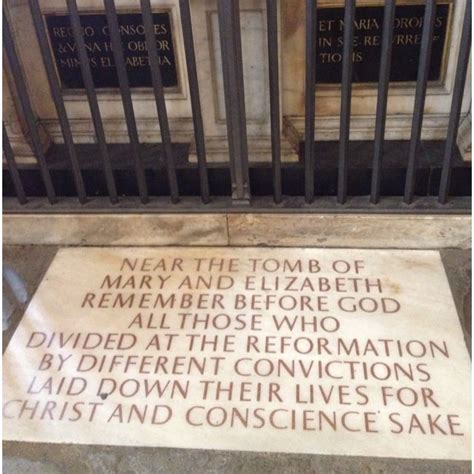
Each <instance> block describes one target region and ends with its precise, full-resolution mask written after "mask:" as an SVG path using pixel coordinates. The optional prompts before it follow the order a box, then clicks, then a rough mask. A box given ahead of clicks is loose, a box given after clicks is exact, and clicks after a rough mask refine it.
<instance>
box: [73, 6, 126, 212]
mask: <svg viewBox="0 0 474 474" xmlns="http://www.w3.org/2000/svg"><path fill="white" fill-rule="evenodd" d="M66 3H67V8H68V11H69V20H70V23H71V28H72V34H73V36H74V42H75V44H76V50H77V55H78V59H79V62H80V66H81V72H82V79H83V81H84V87H85V89H86V94H87V100H88V102H89V108H90V111H91V116H92V122H93V124H94V129H95V134H96V137H97V143H98V145H99V150H100V154H101V156H102V160H103V163H104V172H105V179H106V181H107V189H108V192H109V198H110V201H111V202H112V203H116V202H117V201H118V198H117V189H116V187H115V179H114V174H113V170H112V165H111V162H110V156H109V152H108V150H107V142H106V139H105V132H104V125H103V123H102V117H101V115H100V109H99V103H98V101H97V94H96V92H95V88H94V81H93V79H92V73H91V68H90V64H89V57H88V56H87V51H86V46H85V42H84V37H83V36H82V30H81V19H80V17H79V11H78V9H77V3H76V0H66Z"/></svg>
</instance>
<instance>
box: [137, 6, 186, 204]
mask: <svg viewBox="0 0 474 474" xmlns="http://www.w3.org/2000/svg"><path fill="white" fill-rule="evenodd" d="M140 5H141V8H142V18H143V26H144V27H145V39H146V44H147V50H148V60H149V62H150V70H151V79H152V83H153V90H154V93H155V101H156V109H157V112H158V122H159V124H160V133H161V141H162V143H163V152H164V156H165V162H166V169H167V172H168V183H169V187H170V195H171V201H172V202H173V203H177V202H178V201H179V190H178V180H177V178H176V167H175V163H174V157H173V149H172V147H171V134H170V128H169V123H168V114H167V112H166V102H165V94H164V91H163V81H162V78H161V71H160V63H159V58H158V50H157V48H156V37H155V28H154V25H153V13H152V11H151V5H150V0H140Z"/></svg>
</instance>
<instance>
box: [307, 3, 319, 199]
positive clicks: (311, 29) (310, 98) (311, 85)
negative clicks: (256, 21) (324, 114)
mask: <svg viewBox="0 0 474 474" xmlns="http://www.w3.org/2000/svg"><path fill="white" fill-rule="evenodd" d="M316 12H317V0H306V46H305V50H306V51H305V56H306V71H305V126H304V128H305V131H304V177H305V200H306V202H307V203H308V204H310V203H311V202H313V199H314V159H315V157H314V120H315V103H314V101H315V97H314V95H315V90H316V84H315V83H316V35H317V30H316V18H317V15H316Z"/></svg>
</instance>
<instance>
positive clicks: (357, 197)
mask: <svg viewBox="0 0 474 474" xmlns="http://www.w3.org/2000/svg"><path fill="white" fill-rule="evenodd" d="M5 3H6V2H4V12H3V40H4V53H5V54H6V57H7V59H8V64H9V66H10V69H11V73H12V76H13V78H14V82H15V87H16V91H17V94H18V97H19V100H20V106H21V111H22V113H23V115H24V117H25V120H26V125H27V128H28V134H29V138H30V141H31V146H32V149H33V150H34V153H35V157H36V160H37V166H34V167H31V166H30V167H28V166H26V167H25V166H17V164H16V161H15V157H14V154H13V152H12V147H11V145H10V141H9V138H8V135H7V132H6V128H5V124H4V125H3V151H4V157H5V162H6V168H5V169H4V209H5V211H6V212H33V211H35V210H41V212H80V211H94V210H107V212H109V211H110V212H114V211H118V212H126V211H130V210H134V211H137V210H138V211H139V212H158V211H167V212H170V211H171V212H179V211H182V210H185V211H188V212H189V211H197V212H199V211H203V210H205V211H222V210H226V211H231V212H232V211H242V210H248V211H257V212H258V211H260V210H266V211H272V210H273V211H277V212H285V211H286V212H290V211H291V210H293V209H302V210H306V211H317V212H351V211H359V212H360V211H361V210H363V211H364V212H370V211H372V212H374V211H375V212H382V211H383V212H466V211H469V209H470V197H469V196H466V195H465V196H451V197H450V183H451V177H452V169H453V160H454V157H455V155H456V153H457V150H456V137H457V133H458V127H459V118H460V113H461V104H462V98H463V91H464V86H465V81H466V74H467V70H468V64H469V55H470V45H471V2H470V1H467V6H466V11H465V14H464V20H463V25H462V37H461V44H460V48H459V56H458V60H457V70H456V73H455V82H454V90H453V99H452V104H451V112H450V118H449V125H448V132H447V137H446V140H445V141H444V143H443V144H442V161H441V160H440V163H439V166H438V167H437V169H434V168H433V169H430V170H429V174H430V175H429V177H428V180H429V184H428V186H427V187H425V188H423V191H421V192H420V191H419V189H418V188H417V178H419V176H420V173H421V171H420V169H419V165H420V163H419V162H420V146H421V145H420V142H421V131H422V125H423V113H424V106H425V97H426V91H427V84H428V71H429V66H430V57H431V45H432V39H433V28H434V21H435V11H436V0H427V1H426V4H425V9H424V22H423V31H422V42H421V51H420V57H419V62H418V80H417V84H416V92H415V105H414V110H413V117H412V127H411V138H410V140H409V141H408V142H407V143H406V146H407V150H408V152H407V160H406V166H405V169H404V171H403V177H404V185H403V189H398V190H396V189H395V190H394V188H393V187H390V186H384V179H385V178H387V174H389V173H390V170H388V169H387V168H386V167H385V166H384V165H385V163H384V146H385V145H386V142H385V138H384V137H385V120H386V115H387V99H388V95H389V78H390V66H391V51H392V46H391V45H392V36H393V29H394V18H395V6H396V2H395V0H386V1H385V7H384V23H383V25H384V27H383V35H382V45H381V50H382V54H381V58H380V72H379V83H378V99H377V109H376V119H375V136H374V140H373V141H372V142H365V143H363V144H362V145H363V147H364V153H365V154H366V156H369V155H370V165H369V166H368V169H367V170H365V171H366V172H365V174H364V173H362V174H360V173H359V175H357V176H353V175H351V160H352V158H353V151H352V150H353V147H354V146H357V147H358V150H359V151H360V147H361V146H362V145H361V144H360V143H359V144H357V145H354V142H352V141H350V140H349V136H350V118H351V92H352V53H353V41H352V40H353V36H354V18H355V6H356V2H355V0H346V2H345V15H344V25H345V27H344V49H343V63H342V71H343V72H342V84H341V109H340V139H339V142H338V144H337V145H336V150H337V153H336V154H337V168H335V170H334V176H333V179H334V183H333V185H331V186H329V185H328V184H327V182H326V181H325V180H324V179H323V180H322V179H321V173H320V169H319V167H318V159H319V156H318V144H317V143H315V135H316V137H317V133H318V131H317V130H315V88H316V85H315V83H316V81H315V75H316V74H317V68H316V64H315V61H316V54H315V53H316V48H317V41H316V40H317V31H316V19H317V15H318V9H317V2H316V0H306V33H305V34H306V46H305V48H306V72H305V133H304V137H305V139H304V144H303V148H302V153H301V162H300V163H294V164H283V163H282V160H281V146H280V143H281V136H280V130H281V123H280V122H281V121H280V96H279V91H280V78H279V67H280V65H279V51H278V26H277V21H278V19H277V7H278V5H277V1H276V0H267V2H266V5H267V34H268V38H267V46H268V58H269V68H268V70H269V77H268V80H269V91H270V111H271V112H270V113H271V117H270V120H271V143H272V162H271V164H267V165H265V164H253V163H251V162H249V151H248V140H247V128H246V127H247V121H246V111H245V101H244V98H245V97H244V94H245V91H244V79H243V65H242V44H241V25H240V15H239V12H240V9H239V1H238V0H217V6H218V19H219V32H220V43H221V53H222V68H223V81H224V91H225V110H226V123H227V138H228V145H229V147H228V149H229V157H228V158H229V159H228V164H227V165H226V166H224V167H222V166H220V167H219V166H216V165H214V164H208V163H207V162H206V149H205V139H204V127H203V120H202V112H201V107H202V104H201V100H200V96H199V84H198V76H197V67H196V57H195V49H194V48H195V44H194V40H193V31H192V26H191V24H192V22H191V11H190V6H189V0H180V2H179V5H180V13H181V14H180V17H181V22H182V31H183V40H184V47H185V53H186V65H187V72H188V74H187V76H188V81H189V90H190V99H191V106H192V113H193V125H194V136H195V144H196V153H197V158H198V159H197V164H190V163H188V162H183V161H182V160H180V159H179V156H178V155H179V150H177V147H176V146H175V144H173V142H172V137H171V133H170V127H169V123H168V116H167V110H166V103H165V96H164V89H163V83H162V77H161V73H160V66H159V62H158V52H157V48H156V42H155V41H154V31H153V20H152V9H151V5H150V0H140V6H141V13H142V17H143V25H144V28H145V37H146V43H147V48H148V58H149V63H150V68H151V77H152V86H153V92H154V96H155V102H156V109H157V115H158V121H159V127H160V132H161V137H162V143H161V144H160V147H159V154H160V157H161V160H160V162H159V163H158V162H157V161H156V160H155V162H154V161H153V159H154V156H155V155H154V153H158V152H157V151H156V149H149V148H147V147H146V146H145V145H144V144H142V143H140V141H139V137H138V131H137V124H136V119H135V114H134V104H133V101H132V96H131V92H130V86H129V79H128V77H127V71H126V67H125V62H124V55H123V51H122V45H121V40H120V32H119V24H118V19H117V12H116V8H115V4H114V0H104V8H105V12H106V16H107V23H108V27H109V31H110V37H111V42H112V45H113V53H114V59H115V65H116V70H117V75H118V80H119V88H120V93H121V98H122V103H123V109H124V114H125V119H126V124H127V130H128V136H129V144H128V145H122V146H120V147H119V148H120V150H121V153H124V152H125V153H126V154H127V155H128V156H131V157H132V158H133V169H125V170H124V169H117V167H116V166H115V165H114V162H113V160H112V159H111V153H112V152H113V150H114V149H117V145H113V144H110V143H107V141H106V136H105V133H104V127H103V122H102V117H101V112H100V109H99V104H98V99H97V94H96V90H95V88H94V82H93V79H92V74H91V68H90V65H89V60H88V55H87V51H86V47H85V43H84V38H83V36H82V32H81V19H80V15H79V13H80V12H79V11H78V7H77V3H76V0H67V6H68V13H69V18H70V24H71V27H72V31H73V35H74V41H75V43H76V47H77V54H78V59H79V61H80V69H81V73H82V79H83V82H84V87H85V91H86V94H87V100H88V104H89V107H90V114H91V117H92V121H93V125H94V130H95V137H96V141H97V146H96V149H95V153H96V155H97V157H98V159H100V162H101V164H102V169H101V170H100V177H99V178H98V177H97V172H95V174H94V173H92V171H91V170H90V169H87V167H84V166H82V162H81V160H80V159H79V157H78V156H79V154H80V152H81V145H78V144H75V143H74V140H73V134H72V132H71V128H70V124H69V119H68V116H67V113H66V108H65V105H64V100H63V96H62V92H61V85H60V83H59V79H58V77H57V75H56V71H55V67H54V60H53V57H52V53H51V50H50V48H49V43H48V39H47V32H46V29H45V25H44V23H43V19H42V14H41V11H40V7H39V3H38V0H29V6H30V9H31V12H32V15H33V19H34V24H35V29H36V35H37V38H38V42H39V46H40V49H41V53H42V58H43V61H44V66H45V69H46V71H47V76H48V81H49V87H50V90H51V95H52V97H53V100H54V105H55V108H56V111H57V115H58V118H59V123H60V126H61V130H62V135H63V138H64V145H62V146H60V147H56V151H53V152H52V153H49V152H48V153H45V152H44V151H43V149H42V144H41V140H40V136H39V131H38V123H37V120H36V115H35V112H34V110H33V108H32V104H31V101H30V98H29V96H28V91H27V86H26V82H25V72H24V70H23V69H22V67H21V64H20V60H19V57H18V53H17V48H16V46H15V43H14V40H13V36H12V31H11V25H10V24H9V21H8V14H7V13H6V11H5V8H6V6H5ZM321 146H322V147H324V145H321ZM351 147H352V148H351ZM319 148H321V147H319ZM438 148H439V144H438ZM58 155H60V156H59V158H58ZM55 157H56V158H58V159H57V160H56V161H55ZM65 160H66V162H67V166H66V167H64V166H63V167H62V166H61V163H63V164H64V162H65ZM456 172H457V173H458V174H459V173H460V174H462V176H463V179H464V181H469V182H470V177H469V176H470V166H462V167H461V168H460V169H457V170H456ZM351 182H352V183H354V182H355V183H356V186H352V185H351ZM348 183H349V185H348ZM352 188H354V189H357V191H356V192H355V193H354V192H351V189H352ZM384 188H385V189H384ZM464 194H468V193H464ZM14 196H16V199H15V198H14Z"/></svg>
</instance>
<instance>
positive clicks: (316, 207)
mask: <svg viewBox="0 0 474 474" xmlns="http://www.w3.org/2000/svg"><path fill="white" fill-rule="evenodd" d="M471 209H472V208H471V198H470V197H455V198H453V199H452V200H450V201H449V202H448V203H447V204H446V205H442V204H439V203H438V200H437V198H436V197H434V196H433V197H420V198H419V199H417V200H416V201H415V202H413V203H412V204H410V205H408V204H405V203H404V202H403V199H402V198H401V197H400V196H395V197H391V196H383V197H381V199H380V203H379V205H378V206H374V205H372V204H371V202H370V199H369V197H367V196H360V197H353V196H351V197H349V198H348V199H347V201H346V203H345V204H344V206H341V205H338V203H337V197H324V196H323V197H320V198H318V199H317V200H315V201H314V202H313V203H312V204H307V203H306V202H305V199H304V197H288V196H283V199H282V203H281V204H275V201H274V199H273V196H253V198H252V213H263V212H269V213H274V214H293V213H295V212H303V213H318V214H319V213H329V214H345V213H348V214H357V213H367V214H446V215H449V214H457V215H470V213H471ZM4 212H5V213H9V214H32V213H47V214H55V213H58V214H64V213H65V212H68V213H69V212H70V213H72V214H103V213H104V212H107V213H109V212H110V213H124V214H125V213H131V214H137V213H144V214H147V213H158V214H161V213H162V214H180V213H183V212H185V213H196V214H199V213H210V214H213V213H223V212H225V213H229V214H240V213H248V212H249V208H248V206H245V205H242V206H239V205H236V203H235V202H234V201H233V200H232V198H231V197H223V196H216V197H215V198H213V199H212V201H211V202H210V203H209V204H203V203H202V200H201V198H200V197H198V196H196V197H192V196H183V197H182V199H181V200H180V202H179V203H178V204H173V203H171V202H170V201H169V199H168V198H167V197H158V198H153V199H151V200H150V203H149V204H148V205H146V206H143V205H142V204H141V202H140V199H139V198H138V197H135V198H133V197H124V198H123V199H121V200H120V202H119V203H118V204H116V205H111V204H110V203H109V201H108V200H107V199H106V198H91V199H89V200H88V202H87V203H86V204H84V205H81V204H79V203H78V202H77V199H73V198H61V200H60V201H59V203H58V204H57V205H56V206H48V204H47V200H46V199H44V198H29V200H28V203H27V204H25V205H24V206H21V205H19V204H18V201H17V199H15V198H4Z"/></svg>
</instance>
